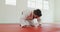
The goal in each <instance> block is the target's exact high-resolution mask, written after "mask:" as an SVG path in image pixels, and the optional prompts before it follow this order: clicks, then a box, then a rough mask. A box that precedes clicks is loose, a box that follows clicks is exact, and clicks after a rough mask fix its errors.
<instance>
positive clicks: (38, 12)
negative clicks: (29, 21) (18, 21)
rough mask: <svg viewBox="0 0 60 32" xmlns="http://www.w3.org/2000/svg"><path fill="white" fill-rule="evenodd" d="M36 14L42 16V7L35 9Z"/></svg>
mask: <svg viewBox="0 0 60 32" xmlns="http://www.w3.org/2000/svg"><path fill="white" fill-rule="evenodd" d="M34 14H35V15H37V16H39V17H40V16H42V13H41V10H40V9H36V10H34Z"/></svg>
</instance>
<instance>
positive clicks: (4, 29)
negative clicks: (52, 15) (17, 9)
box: [0, 24, 60, 32]
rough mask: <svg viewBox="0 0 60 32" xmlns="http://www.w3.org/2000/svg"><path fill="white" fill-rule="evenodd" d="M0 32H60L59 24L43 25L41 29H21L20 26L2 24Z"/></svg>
mask: <svg viewBox="0 0 60 32" xmlns="http://www.w3.org/2000/svg"><path fill="white" fill-rule="evenodd" d="M0 32H60V25H59V24H42V25H41V27H37V28H35V27H26V28H21V27H20V26H19V24H0Z"/></svg>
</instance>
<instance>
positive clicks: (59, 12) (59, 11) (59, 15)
mask: <svg viewBox="0 0 60 32" xmlns="http://www.w3.org/2000/svg"><path fill="white" fill-rule="evenodd" d="M54 4H55V10H54V12H55V14H54V15H55V18H54V19H55V23H60V0H55V2H54Z"/></svg>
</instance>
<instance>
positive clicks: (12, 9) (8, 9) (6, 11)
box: [0, 0, 19, 23]
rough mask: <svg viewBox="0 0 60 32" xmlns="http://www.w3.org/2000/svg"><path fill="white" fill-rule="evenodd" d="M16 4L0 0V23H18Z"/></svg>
mask: <svg viewBox="0 0 60 32" xmlns="http://www.w3.org/2000/svg"><path fill="white" fill-rule="evenodd" d="M17 12H18V11H17V9H16V6H12V5H6V4H5V0H0V23H19V21H18V13H17Z"/></svg>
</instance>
